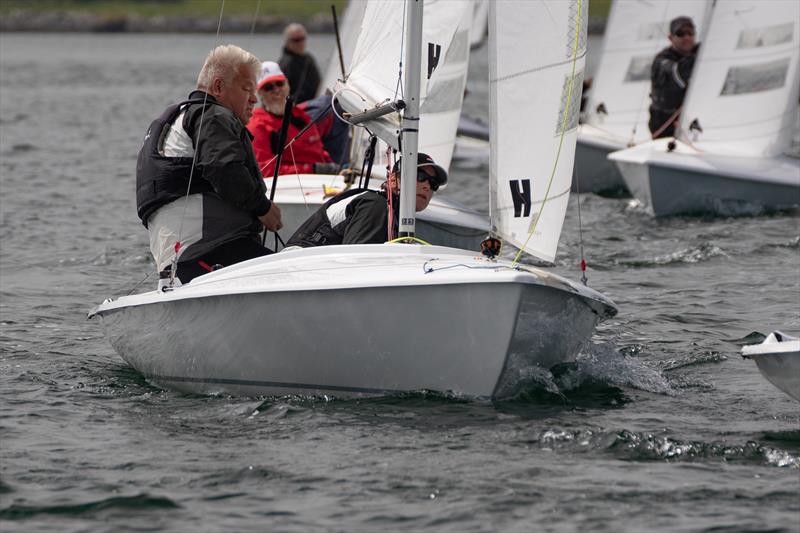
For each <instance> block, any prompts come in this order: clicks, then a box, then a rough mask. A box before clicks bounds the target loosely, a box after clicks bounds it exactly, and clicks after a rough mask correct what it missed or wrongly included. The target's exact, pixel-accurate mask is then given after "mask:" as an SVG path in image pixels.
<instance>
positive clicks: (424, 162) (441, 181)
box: [392, 152, 447, 187]
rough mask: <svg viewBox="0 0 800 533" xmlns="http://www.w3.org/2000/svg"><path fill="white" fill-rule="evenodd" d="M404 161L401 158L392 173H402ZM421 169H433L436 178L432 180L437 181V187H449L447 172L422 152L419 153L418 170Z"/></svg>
mask: <svg viewBox="0 0 800 533" xmlns="http://www.w3.org/2000/svg"><path fill="white" fill-rule="evenodd" d="M402 160H403V158H402V157H401V158H399V159H398V160H397V161H396V162H395V164H394V166H393V167H392V173H395V174H396V173H398V172H400V162H401V161H402ZM419 167H430V168H432V169H433V171H434V172H435V176H431V179H432V180H435V181H436V185H438V186H439V187H444V186H445V185H447V171H445V169H443V168H442V167H440V166H439V165H437V164H436V163H434V161H433V158H432V157H431V156H429V155H428V154H424V153H422V152H418V153H417V168H419Z"/></svg>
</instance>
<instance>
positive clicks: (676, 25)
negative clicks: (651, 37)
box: [669, 16, 694, 35]
mask: <svg viewBox="0 0 800 533" xmlns="http://www.w3.org/2000/svg"><path fill="white" fill-rule="evenodd" d="M684 26H691V27H692V29H694V21H692V19H691V18H689V17H684V16H681V17H675V18H674V19H672V20H671V21H670V22H669V32H670V33H671V34H673V35H675V33H676V32H677V31H678V30H679V29H681V28H683V27H684Z"/></svg>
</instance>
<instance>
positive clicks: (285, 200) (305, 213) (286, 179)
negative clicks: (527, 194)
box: [265, 167, 489, 251]
mask: <svg viewBox="0 0 800 533" xmlns="http://www.w3.org/2000/svg"><path fill="white" fill-rule="evenodd" d="M373 170H375V169H374V167H373ZM382 181H383V180H382V179H375V178H373V179H371V180H370V188H373V189H377V188H378V186H379V185H380V183H381V182H382ZM265 184H266V186H267V190H270V187H271V186H272V180H271V179H267V180H265ZM344 187H345V183H344V178H343V177H342V176H339V175H323V174H300V175H297V174H288V175H284V176H279V177H278V190H277V191H276V192H275V202H276V203H277V204H278V205H279V206H280V208H281V215H282V219H283V230H281V236H282V237H283V238H284V240H288V238H289V237H291V235H292V234H293V233H294V232H295V230H296V229H297V228H298V227H299V226H300V224H302V223H303V222H304V221H305V220H306V219H307V218H308V217H310V216H311V215H312V214H313V213H314V211H316V210H317V209H318V208H319V206H321V205H322V204H323V203H324V202H326V201H327V200H328V199H330V198H331V197H332V194H335V193H336V191H342V190H344ZM326 191H328V194H326ZM488 234H489V218H488V217H487V216H486V215H482V214H480V213H478V212H477V211H475V210H473V209H470V208H469V207H467V206H465V205H463V204H460V203H459V202H456V201H455V200H451V199H449V198H447V197H445V196H442V195H440V194H437V195H435V196H434V197H433V200H431V203H430V204H429V205H428V207H427V209H425V211H422V212H420V213H417V237H419V238H420V239H422V240H424V241H426V242H429V243H431V244H436V245H439V246H449V247H453V248H464V249H467V250H475V251H477V250H480V243H481V241H482V240H483V239H485V238H486V236H487V235H488Z"/></svg>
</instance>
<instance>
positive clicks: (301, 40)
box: [289, 35, 306, 43]
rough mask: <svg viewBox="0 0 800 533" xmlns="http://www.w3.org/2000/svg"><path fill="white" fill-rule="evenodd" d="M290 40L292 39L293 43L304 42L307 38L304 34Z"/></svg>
mask: <svg viewBox="0 0 800 533" xmlns="http://www.w3.org/2000/svg"><path fill="white" fill-rule="evenodd" d="M289 40H290V41H292V42H293V43H302V42H303V41H305V40H306V36H305V35H303V36H302V37H292V38H291V39H289Z"/></svg>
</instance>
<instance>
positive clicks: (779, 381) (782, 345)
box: [742, 332, 800, 402]
mask: <svg viewBox="0 0 800 533" xmlns="http://www.w3.org/2000/svg"><path fill="white" fill-rule="evenodd" d="M742 355H743V357H745V358H748V359H752V360H753V361H755V362H756V366H758V370H759V372H761V375H763V376H764V377H765V378H767V381H769V382H770V383H772V384H773V385H775V386H776V387H778V388H779V389H780V390H782V391H783V392H785V393H786V394H788V395H789V396H791V397H792V398H794V399H795V400H797V401H799V402H800V339H797V338H796V337H790V336H788V335H785V334H783V333H780V332H775V333H771V334H770V335H769V336H767V338H766V340H765V341H764V342H763V343H761V344H756V345H753V346H745V347H744V348H742Z"/></svg>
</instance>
